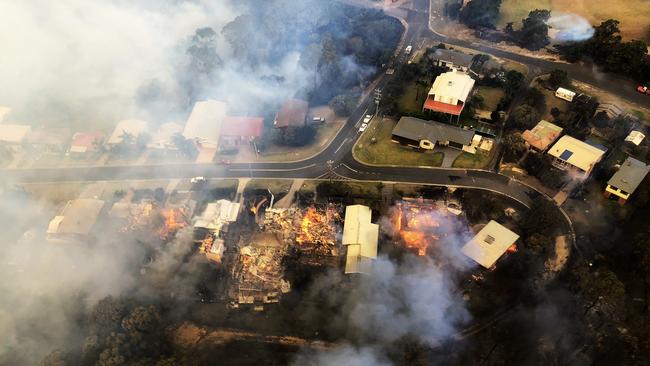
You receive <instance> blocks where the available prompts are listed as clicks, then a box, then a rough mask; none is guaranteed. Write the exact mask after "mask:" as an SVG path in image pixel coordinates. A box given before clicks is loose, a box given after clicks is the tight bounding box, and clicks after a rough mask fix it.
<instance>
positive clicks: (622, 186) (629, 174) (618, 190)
mask: <svg viewBox="0 0 650 366" xmlns="http://www.w3.org/2000/svg"><path fill="white" fill-rule="evenodd" d="M648 172H650V165H648V164H646V163H644V162H642V161H639V160H636V159H634V158H631V157H628V158H627V159H625V162H623V165H621V168H620V169H619V170H618V171H617V172H616V173H614V175H613V176H612V177H611V178H610V179H609V181H607V187H606V188H605V196H606V197H611V196H612V195H613V196H616V197H618V201H619V203H620V204H625V202H627V200H628V199H629V198H630V196H631V195H632V193H634V191H635V190H636V189H637V187H639V184H641V182H643V179H644V178H645V177H646V175H648Z"/></svg>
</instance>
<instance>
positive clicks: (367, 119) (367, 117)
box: [363, 114, 372, 123]
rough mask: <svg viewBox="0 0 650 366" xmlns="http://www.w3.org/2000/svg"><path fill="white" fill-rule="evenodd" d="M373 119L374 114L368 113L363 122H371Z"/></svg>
mask: <svg viewBox="0 0 650 366" xmlns="http://www.w3.org/2000/svg"><path fill="white" fill-rule="evenodd" d="M371 119H372V114H366V116H365V117H363V123H370V120H371Z"/></svg>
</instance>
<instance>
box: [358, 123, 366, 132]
mask: <svg viewBox="0 0 650 366" xmlns="http://www.w3.org/2000/svg"><path fill="white" fill-rule="evenodd" d="M366 128H368V124H367V123H362V124H361V127H359V132H363V131H365V130H366Z"/></svg>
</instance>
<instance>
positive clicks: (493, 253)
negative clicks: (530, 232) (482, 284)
mask: <svg viewBox="0 0 650 366" xmlns="http://www.w3.org/2000/svg"><path fill="white" fill-rule="evenodd" d="M517 239H519V235H517V234H516V233H514V232H512V231H510V230H509V229H508V228H507V227H505V226H503V225H501V224H499V223H498V222H496V221H494V220H492V221H490V222H489V223H488V224H487V225H485V227H483V229H481V231H479V232H478V234H476V236H474V238H472V240H470V241H469V242H467V244H465V245H464V246H463V248H462V249H461V251H462V252H463V254H465V255H466V256H468V257H470V258H472V259H473V260H474V261H475V262H476V263H478V264H480V265H482V266H483V267H485V268H491V267H492V266H494V264H495V263H496V262H497V260H498V259H499V258H501V256H502V255H503V253H505V252H506V250H508V248H510V247H511V246H512V245H513V244H514V243H515V242H516V241H517Z"/></svg>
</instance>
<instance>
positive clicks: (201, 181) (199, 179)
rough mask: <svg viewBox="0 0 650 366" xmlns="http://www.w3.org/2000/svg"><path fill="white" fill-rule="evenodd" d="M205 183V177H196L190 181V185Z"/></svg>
mask: <svg viewBox="0 0 650 366" xmlns="http://www.w3.org/2000/svg"><path fill="white" fill-rule="evenodd" d="M205 182H206V180H205V177H194V178H192V179H190V183H192V184H197V183H205Z"/></svg>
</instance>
